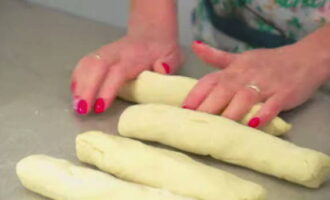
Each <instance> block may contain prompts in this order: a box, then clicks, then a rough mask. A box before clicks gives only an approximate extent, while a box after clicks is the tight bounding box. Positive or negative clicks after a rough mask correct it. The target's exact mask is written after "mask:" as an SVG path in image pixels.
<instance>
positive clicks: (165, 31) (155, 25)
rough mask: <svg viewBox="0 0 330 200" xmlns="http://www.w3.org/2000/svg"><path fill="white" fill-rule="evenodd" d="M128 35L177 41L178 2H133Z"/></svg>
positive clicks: (164, 0) (153, 0)
mask: <svg viewBox="0 0 330 200" xmlns="http://www.w3.org/2000/svg"><path fill="white" fill-rule="evenodd" d="M146 30H148V31H146ZM128 34H129V35H134V36H137V35H138V36H140V34H144V35H148V37H161V38H163V39H164V40H167V39H171V40H173V39H177V14H176V1H175V0H131V6H130V15H129V22H128Z"/></svg>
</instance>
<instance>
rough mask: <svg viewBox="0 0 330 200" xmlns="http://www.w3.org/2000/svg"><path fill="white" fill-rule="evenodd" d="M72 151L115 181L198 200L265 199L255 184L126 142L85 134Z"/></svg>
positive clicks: (180, 156) (166, 152)
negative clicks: (118, 180)
mask: <svg viewBox="0 0 330 200" xmlns="http://www.w3.org/2000/svg"><path fill="white" fill-rule="evenodd" d="M76 151H77V156H78V158H79V160H81V161H82V162H86V163H89V164H92V165H95V166H97V167H98V168H99V169H101V170H104V171H106V172H109V173H112V174H114V175H116V176H117V177H120V178H123V179H126V180H129V181H132V182H136V183H141V184H145V185H148V186H152V187H157V188H163V189H166V190H168V191H171V192H174V193H176V194H180V195H184V196H189V197H192V198H196V199H199V200H220V199H226V200H243V199H244V200H252V199H253V200H262V199H265V191H264V189H263V188H262V187H261V186H259V185H257V184H255V183H252V182H249V181H246V180H243V179H240V178H238V177H236V176H234V175H232V174H229V173H227V172H224V171H221V170H219V169H216V168H212V167H209V166H207V165H204V164H202V163H199V162H197V161H194V160H193V159H191V158H190V157H188V156H186V155H184V154H182V153H178V152H174V151H170V150H165V149H161V148H156V147H152V146H149V145H145V144H143V143H141V142H139V141H136V140H132V139H129V138H124V137H119V136H114V135H108V134H104V133H102V132H87V133H84V134H81V135H79V136H78V137H77V139H76ZM134 199H137V198H134Z"/></svg>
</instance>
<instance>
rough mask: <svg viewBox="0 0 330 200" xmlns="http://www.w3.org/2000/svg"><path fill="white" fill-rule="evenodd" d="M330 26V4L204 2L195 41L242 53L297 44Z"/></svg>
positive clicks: (306, 0) (314, 0)
mask: <svg viewBox="0 0 330 200" xmlns="http://www.w3.org/2000/svg"><path fill="white" fill-rule="evenodd" d="M329 22H330V0H200V1H199V2H198V5H197V7H196V9H195V10H194V12H193V15H192V23H193V25H194V26H193V27H194V28H193V31H194V35H195V38H196V39H198V40H201V41H203V42H205V43H209V44H211V45H213V46H215V47H217V48H221V49H224V50H227V51H231V52H242V51H245V50H248V49H251V48H274V47H279V46H282V45H285V44H290V43H293V42H295V41H297V40H299V39H301V38H303V37H304V36H306V35H307V34H309V33H311V32H313V31H315V30H316V29H318V28H320V27H322V26H323V25H325V24H327V23H329Z"/></svg>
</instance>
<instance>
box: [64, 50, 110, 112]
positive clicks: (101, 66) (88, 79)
mask: <svg viewBox="0 0 330 200" xmlns="http://www.w3.org/2000/svg"><path fill="white" fill-rule="evenodd" d="M110 64H111V63H107V62H105V61H104V60H103V59H102V58H101V57H98V56H93V55H88V56H85V57H84V58H82V59H81V60H80V61H79V63H78V65H77V67H76V69H75V70H74V72H73V75H72V84H71V87H72V91H73V108H74V110H75V111H76V113H77V114H81V115H83V114H87V113H88V112H89V111H90V109H91V105H92V103H93V101H94V98H95V95H96V94H97V91H98V88H99V87H100V85H101V83H102V81H103V79H104V77H105V75H106V73H107V70H108V65H110Z"/></svg>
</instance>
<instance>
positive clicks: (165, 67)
mask: <svg viewBox="0 0 330 200" xmlns="http://www.w3.org/2000/svg"><path fill="white" fill-rule="evenodd" d="M162 65H163V68H164V70H165V73H166V74H169V73H170V66H169V65H168V64H167V63H162Z"/></svg>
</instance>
